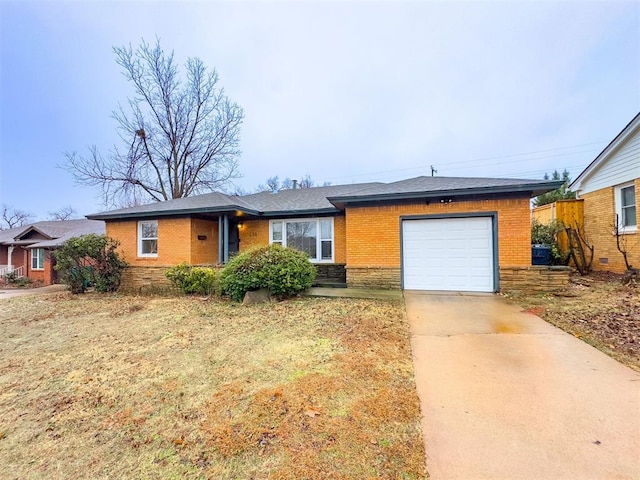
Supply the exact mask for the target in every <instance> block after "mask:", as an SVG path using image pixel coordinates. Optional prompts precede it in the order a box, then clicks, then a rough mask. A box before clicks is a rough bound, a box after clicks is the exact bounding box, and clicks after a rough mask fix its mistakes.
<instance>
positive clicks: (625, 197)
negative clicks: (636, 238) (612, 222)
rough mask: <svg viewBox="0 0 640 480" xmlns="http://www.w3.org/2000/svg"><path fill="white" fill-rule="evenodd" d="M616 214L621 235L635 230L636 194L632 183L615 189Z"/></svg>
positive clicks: (636, 223)
mask: <svg viewBox="0 0 640 480" xmlns="http://www.w3.org/2000/svg"><path fill="white" fill-rule="evenodd" d="M616 213H617V214H618V222H619V226H620V231H621V232H622V233H630V232H635V231H636V230H637V226H638V221H637V218H636V192H635V186H634V184H633V183H631V184H627V185H621V186H619V187H616Z"/></svg>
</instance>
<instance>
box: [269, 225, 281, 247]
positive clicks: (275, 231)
mask: <svg viewBox="0 0 640 480" xmlns="http://www.w3.org/2000/svg"><path fill="white" fill-rule="evenodd" d="M271 240H272V241H273V242H274V243H275V242H279V243H282V222H273V223H272V224H271Z"/></svg>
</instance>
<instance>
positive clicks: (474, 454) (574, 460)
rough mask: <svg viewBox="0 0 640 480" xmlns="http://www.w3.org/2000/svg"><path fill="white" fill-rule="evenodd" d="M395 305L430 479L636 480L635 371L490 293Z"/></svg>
mask: <svg viewBox="0 0 640 480" xmlns="http://www.w3.org/2000/svg"><path fill="white" fill-rule="evenodd" d="M405 303H406V308H407V314H408V318H409V324H410V329H411V346H412V351H413V356H414V364H415V373H416V384H417V387H418V394H419V396H420V399H421V408H422V415H423V419H422V427H423V432H424V438H425V447H426V452H427V469H428V471H429V473H430V475H431V478H432V479H433V480H443V479H505V480H506V479H639V478H640V374H639V373H637V372H635V371H633V370H631V369H630V368H627V367H625V366H623V365H621V364H620V363H618V362H616V361H615V360H613V359H611V358H610V357H608V356H607V355H605V354H603V353H601V352H599V351H598V350H596V349H594V348H593V347H591V346H589V345H587V344H585V343H584V342H582V341H580V340H578V339H576V338H574V337H573V336H571V335H568V334H566V333H564V332H563V331H561V330H559V329H557V328H555V327H553V326H551V325H549V324H548V323H546V322H545V321H543V320H542V319H540V318H538V317H536V316H535V315H531V314H526V313H523V312H521V311H520V309H519V308H518V307H516V306H513V305H510V304H508V303H507V302H506V301H505V300H504V299H502V298H501V297H498V296H495V295H487V296H475V295H474V296H464V295H463V296H461V295H428V294H420V293H418V292H405Z"/></svg>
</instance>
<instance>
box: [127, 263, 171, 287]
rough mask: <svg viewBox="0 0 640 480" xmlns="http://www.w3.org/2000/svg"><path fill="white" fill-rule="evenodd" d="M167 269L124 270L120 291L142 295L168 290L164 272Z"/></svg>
mask: <svg viewBox="0 0 640 480" xmlns="http://www.w3.org/2000/svg"><path fill="white" fill-rule="evenodd" d="M168 268H169V267H139V266H132V267H127V268H125V270H124V272H122V280H121V282H120V289H121V290H123V291H125V292H134V293H144V292H155V291H161V290H168V289H170V288H171V284H170V283H169V280H167V277H166V276H165V272H166V271H167V269H168Z"/></svg>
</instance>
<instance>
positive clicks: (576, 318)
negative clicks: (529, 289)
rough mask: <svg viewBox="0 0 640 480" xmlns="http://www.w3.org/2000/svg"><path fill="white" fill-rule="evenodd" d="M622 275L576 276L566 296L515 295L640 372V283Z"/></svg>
mask: <svg viewBox="0 0 640 480" xmlns="http://www.w3.org/2000/svg"><path fill="white" fill-rule="evenodd" d="M621 279H622V276H621V275H616V274H612V273H607V272H593V273H591V274H590V275H589V276H586V277H581V276H579V275H577V274H576V275H574V276H573V278H572V282H571V283H570V285H569V286H568V287H567V288H566V290H565V292H564V294H563V295H560V296H557V295H522V294H517V295H513V296H512V297H511V298H512V299H513V300H514V301H515V302H516V303H518V304H519V305H520V306H522V307H523V308H525V309H527V310H529V311H530V312H531V313H534V314H535V315H538V316H540V317H542V318H543V319H545V320H546V321H548V322H549V323H551V324H553V325H555V326H557V327H559V328H561V329H563V330H565V331H566V332H569V333H571V334H573V335H575V336H576V337H578V338H580V339H582V340H584V341H585V342H587V343H589V344H591V345H593V346H594V347H596V348H598V349H599V350H602V351H603V352H604V353H606V354H608V355H610V356H611V357H613V358H615V359H616V360H618V361H620V362H622V363H624V364H626V365H628V366H630V367H631V368H634V369H635V370H638V371H640V285H634V284H632V285H622V283H621Z"/></svg>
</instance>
